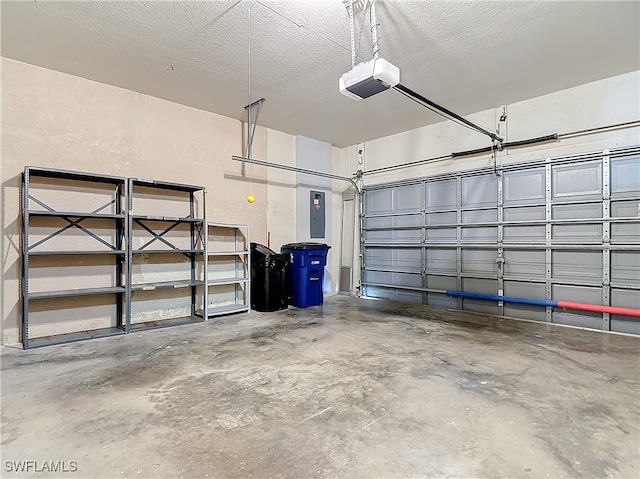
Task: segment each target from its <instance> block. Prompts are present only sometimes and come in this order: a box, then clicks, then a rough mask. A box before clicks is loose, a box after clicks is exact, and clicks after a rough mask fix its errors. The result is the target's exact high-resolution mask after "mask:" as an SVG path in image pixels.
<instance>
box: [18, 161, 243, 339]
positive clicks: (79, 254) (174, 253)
mask: <svg viewBox="0 0 640 479" xmlns="http://www.w3.org/2000/svg"><path fill="white" fill-rule="evenodd" d="M125 204H126V206H125ZM76 205H82V208H81V209H82V210H84V211H74V209H73V207H74V206H76ZM91 205H95V206H91ZM22 217H23V235H22V261H23V275H22V299H23V315H22V341H23V347H24V348H25V349H29V348H34V347H40V346H47V345H52V344H62V343H68V342H73V341H80V340H84V339H92V338H98V337H106V336H114V335H119V334H126V333H128V332H131V331H140V330H146V329H153V328H161V327H168V326H176V325H179V324H189V323H193V322H202V321H205V320H206V319H208V318H210V317H214V316H220V315H224V314H232V313H237V312H244V311H249V309H250V307H249V305H250V304H251V302H250V297H249V295H250V290H249V281H250V269H249V268H250V264H251V263H250V252H249V242H250V239H249V226H248V225H225V224H219V223H207V222H206V220H205V188H204V187H202V186H192V185H184V184H178V183H169V182H162V181H153V180H143V179H139V178H124V177H117V176H108V175H96V174H91V173H82V172H75V171H65V170H57V169H49V168H39V167H32V166H28V167H26V168H25V170H24V175H23V184H22ZM209 240H211V241H209ZM185 257H186V258H187V260H185V259H184V258H185ZM79 272H80V273H81V274H79ZM82 273H86V274H82ZM54 288H55V289H54ZM89 297H98V298H100V299H98V300H89V299H88V298H89ZM110 297H111V298H115V299H109V298H110ZM72 298H73V299H72ZM36 303H37V306H34V304H36ZM111 305H113V309H111ZM149 306H150V307H151V308H152V309H151V310H145V308H148V307H149ZM58 310H69V311H71V313H68V314H63V313H62V312H60V313H57V314H55V313H54V312H55V311H58ZM52 313H53V314H52ZM92 314H93V316H92ZM36 316H44V319H40V321H36V320H37V319H38V318H37V317H36ZM78 325H80V327H78ZM83 325H86V326H87V327H86V328H85V327H83ZM34 329H35V330H37V333H36V334H34V333H33V331H34Z"/></svg>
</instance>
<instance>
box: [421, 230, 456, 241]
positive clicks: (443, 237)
mask: <svg viewBox="0 0 640 479" xmlns="http://www.w3.org/2000/svg"><path fill="white" fill-rule="evenodd" d="M456 238H457V232H456V229H455V228H437V229H427V230H426V231H425V239H426V241H427V243H455V242H456Z"/></svg>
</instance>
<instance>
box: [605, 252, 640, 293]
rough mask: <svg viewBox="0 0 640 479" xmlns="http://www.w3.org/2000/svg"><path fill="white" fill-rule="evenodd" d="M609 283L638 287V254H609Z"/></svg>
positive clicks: (639, 283) (639, 280) (639, 266)
mask: <svg viewBox="0 0 640 479" xmlns="http://www.w3.org/2000/svg"><path fill="white" fill-rule="evenodd" d="M611 282H612V283H623V284H631V285H637V286H640V254H639V253H638V252H635V251H612V252H611ZM638 294H639V295H640V293H638Z"/></svg>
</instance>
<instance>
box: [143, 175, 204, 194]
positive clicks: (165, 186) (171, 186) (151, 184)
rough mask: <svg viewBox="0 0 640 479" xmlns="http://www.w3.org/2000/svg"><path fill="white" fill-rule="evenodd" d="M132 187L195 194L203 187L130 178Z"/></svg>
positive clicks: (202, 189)
mask: <svg viewBox="0 0 640 479" xmlns="http://www.w3.org/2000/svg"><path fill="white" fill-rule="evenodd" d="M131 184H132V185H133V186H144V187H147V188H159V189H162V190H174V191H186V192H194V193H195V192H196V191H204V189H205V188H204V186H194V185H184V184H181V183H171V182H167V181H156V180H145V179H144V178H131Z"/></svg>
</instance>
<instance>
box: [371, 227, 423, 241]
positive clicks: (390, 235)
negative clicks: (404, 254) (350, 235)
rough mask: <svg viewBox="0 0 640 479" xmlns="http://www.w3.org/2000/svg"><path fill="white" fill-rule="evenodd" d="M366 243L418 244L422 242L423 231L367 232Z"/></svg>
mask: <svg viewBox="0 0 640 479" xmlns="http://www.w3.org/2000/svg"><path fill="white" fill-rule="evenodd" d="M364 238H365V241H370V242H373V243H416V244H419V243H420V242H421V241H422V231H421V230H419V229H415V230H414V229H412V230H378V231H365V233H364Z"/></svg>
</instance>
